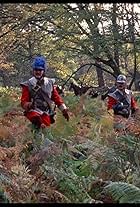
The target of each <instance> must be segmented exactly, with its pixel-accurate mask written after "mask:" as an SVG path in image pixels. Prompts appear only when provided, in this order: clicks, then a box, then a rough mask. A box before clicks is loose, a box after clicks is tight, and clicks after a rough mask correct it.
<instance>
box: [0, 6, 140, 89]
mask: <svg viewBox="0 0 140 207" xmlns="http://www.w3.org/2000/svg"><path fill="white" fill-rule="evenodd" d="M138 11H139V4H127V3H125V4H124V3H123V4H121V3H117V4H100V3H96V4H93V3H89V4H85V3H79V4H78V3H75V4H19V3H18V4H16V3H13V4H0V14H1V29H0V46H1V47H0V48H1V53H0V73H1V84H2V85H3V86H19V83H20V81H21V80H23V79H26V78H27V77H29V76H30V72H31V68H30V64H31V62H32V58H33V57H34V55H36V54H43V55H45V57H46V58H47V60H48V64H49V71H48V75H49V76H53V77H56V78H57V80H58V82H60V83H61V82H63V81H65V80H67V79H68V78H69V76H70V75H71V74H72V73H73V72H75V71H76V70H77V69H78V68H79V67H81V66H83V67H82V68H81V70H79V72H78V73H75V74H74V76H73V77H74V79H76V81H80V80H81V81H82V83H83V82H84V84H88V85H98V86H104V85H106V84H109V83H108V82H111V81H112V80H114V77H115V76H116V75H118V74H120V73H124V74H125V75H127V76H128V78H129V80H130V87H131V85H133V82H134V88H135V89H136V90H139V78H140V74H139V70H140V69H139V47H140V33H139V27H140V25H139V18H140V16H139V12H138ZM85 64H87V65H86V66H85V67H84V65H85ZM78 83H79V82H78Z"/></svg>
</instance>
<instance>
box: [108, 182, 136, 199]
mask: <svg viewBox="0 0 140 207" xmlns="http://www.w3.org/2000/svg"><path fill="white" fill-rule="evenodd" d="M104 190H105V191H106V192H109V193H110V194H111V195H112V197H113V198H114V199H115V200H116V201H118V202H119V203H140V188H138V187H136V186H135V185H132V184H128V183H124V182H112V183H110V184H109V185H107V186H106V187H105V188H104Z"/></svg>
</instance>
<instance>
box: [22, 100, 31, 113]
mask: <svg viewBox="0 0 140 207" xmlns="http://www.w3.org/2000/svg"><path fill="white" fill-rule="evenodd" d="M23 108H24V109H25V111H28V110H30V109H31V108H32V102H26V103H25V104H24V105H23Z"/></svg>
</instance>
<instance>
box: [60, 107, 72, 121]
mask: <svg viewBox="0 0 140 207" xmlns="http://www.w3.org/2000/svg"><path fill="white" fill-rule="evenodd" d="M62 114H63V116H64V117H65V119H67V121H69V118H70V117H69V114H68V109H64V110H63V111H62Z"/></svg>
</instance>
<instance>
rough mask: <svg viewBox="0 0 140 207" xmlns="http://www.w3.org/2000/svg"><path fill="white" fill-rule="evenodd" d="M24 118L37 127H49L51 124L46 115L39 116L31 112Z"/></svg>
mask: <svg viewBox="0 0 140 207" xmlns="http://www.w3.org/2000/svg"><path fill="white" fill-rule="evenodd" d="M25 116H26V117H27V118H28V119H29V120H30V121H31V122H32V123H33V124H35V125H36V126H38V127H40V125H41V124H45V125H46V126H50V124H51V120H50V116H49V115H47V114H39V113H38V112H35V111H31V112H27V113H26V115H25Z"/></svg>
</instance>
